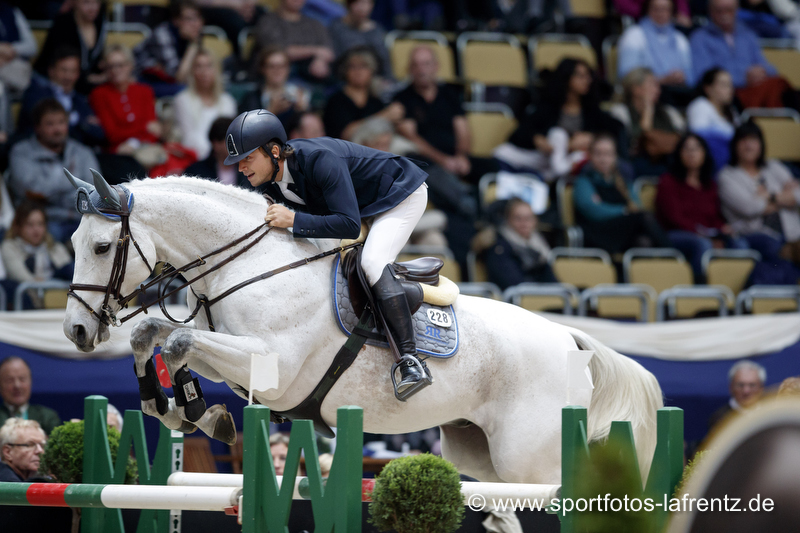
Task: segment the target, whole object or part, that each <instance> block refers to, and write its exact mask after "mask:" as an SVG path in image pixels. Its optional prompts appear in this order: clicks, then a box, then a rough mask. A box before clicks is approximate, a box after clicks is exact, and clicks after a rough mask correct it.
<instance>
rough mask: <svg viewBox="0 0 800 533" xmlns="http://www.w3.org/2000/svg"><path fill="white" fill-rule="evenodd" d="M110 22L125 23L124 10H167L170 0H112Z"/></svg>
mask: <svg viewBox="0 0 800 533" xmlns="http://www.w3.org/2000/svg"><path fill="white" fill-rule="evenodd" d="M111 4H112V11H111V20H113V21H114V22H125V8H126V7H128V6H131V7H145V6H147V7H158V8H161V9H164V10H166V9H169V4H170V0H113V1H112V2H111Z"/></svg>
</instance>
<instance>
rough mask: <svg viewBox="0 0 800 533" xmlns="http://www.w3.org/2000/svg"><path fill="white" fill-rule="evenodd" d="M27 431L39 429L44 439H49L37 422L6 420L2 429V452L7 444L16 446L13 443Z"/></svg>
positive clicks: (0, 439) (0, 432)
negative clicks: (20, 434)
mask: <svg viewBox="0 0 800 533" xmlns="http://www.w3.org/2000/svg"><path fill="white" fill-rule="evenodd" d="M26 429H38V430H39V431H40V432H41V433H42V438H43V439H44V438H47V435H45V433H44V430H43V429H42V426H40V425H39V422H37V421H36V420H25V419H22V418H16V417H12V418H9V419H8V420H6V423H5V424H3V427H0V450H2V449H3V448H4V447H5V445H6V444H16V443H15V442H13V441H14V440H15V439H16V438H17V435H19V433H20V432H21V431H23V430H26Z"/></svg>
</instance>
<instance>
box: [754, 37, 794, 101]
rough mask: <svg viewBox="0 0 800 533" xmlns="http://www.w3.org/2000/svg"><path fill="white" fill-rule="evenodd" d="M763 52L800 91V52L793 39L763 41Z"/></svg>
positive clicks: (779, 71)
mask: <svg viewBox="0 0 800 533" xmlns="http://www.w3.org/2000/svg"><path fill="white" fill-rule="evenodd" d="M761 52H762V53H763V54H764V58H766V60H767V61H769V62H770V63H771V64H772V65H773V66H774V67H775V68H776V69H778V73H779V74H780V75H781V76H783V77H784V78H786V81H788V82H789V84H790V85H791V86H792V88H794V89H800V68H798V65H800V50H798V49H797V48H795V45H794V40H792V39H762V40H761Z"/></svg>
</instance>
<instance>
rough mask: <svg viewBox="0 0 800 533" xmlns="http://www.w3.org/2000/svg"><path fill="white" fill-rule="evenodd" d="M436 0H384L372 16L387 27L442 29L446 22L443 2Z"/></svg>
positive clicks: (399, 28) (379, 3)
mask: <svg viewBox="0 0 800 533" xmlns="http://www.w3.org/2000/svg"><path fill="white" fill-rule="evenodd" d="M443 3H446V2H439V1H436V0H384V1H382V2H378V3H377V5H376V6H375V7H376V8H377V9H375V12H374V13H373V15H372V18H373V19H375V20H377V21H378V22H379V23H380V24H381V26H383V27H384V28H387V29H397V30H411V29H424V30H441V29H442V26H443V24H444V13H443V10H442V7H443V6H442V4H443Z"/></svg>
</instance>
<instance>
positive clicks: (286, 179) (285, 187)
mask: <svg viewBox="0 0 800 533" xmlns="http://www.w3.org/2000/svg"><path fill="white" fill-rule="evenodd" d="M291 183H294V180H293V179H292V173H291V172H289V166H288V165H287V164H286V163H284V164H283V177H282V178H281V181H279V182H278V187H280V188H281V192H282V193H283V196H284V198H286V199H287V200H289V201H292V202H294V203H296V204H300V205H306V201H305V200H303V199H302V198H300V197H299V196H297V195H296V194H295V193H293V192H292V191H290V190H289V184H291Z"/></svg>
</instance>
